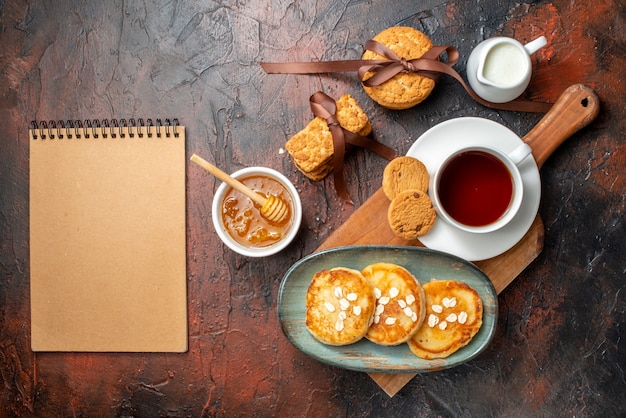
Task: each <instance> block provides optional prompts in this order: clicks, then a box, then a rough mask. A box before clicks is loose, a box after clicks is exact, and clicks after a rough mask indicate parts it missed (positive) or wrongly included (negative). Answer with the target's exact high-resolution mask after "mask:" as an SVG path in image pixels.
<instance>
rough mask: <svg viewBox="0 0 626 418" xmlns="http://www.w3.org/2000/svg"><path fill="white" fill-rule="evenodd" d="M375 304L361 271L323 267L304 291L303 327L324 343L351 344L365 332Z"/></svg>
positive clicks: (369, 287) (370, 320) (370, 289)
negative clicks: (304, 323)
mask: <svg viewBox="0 0 626 418" xmlns="http://www.w3.org/2000/svg"><path fill="white" fill-rule="evenodd" d="M375 307H376V299H375V298H374V292H373V290H372V287H371V286H370V285H369V283H368V282H367V280H365V278H364V277H363V275H362V274H361V272H359V271H358V270H353V269H349V268H345V267H336V268H333V269H330V270H322V271H319V272H317V273H315V274H314V275H313V279H312V280H311V284H310V285H309V288H308V290H307V293H306V327H307V329H308V330H309V332H310V333H311V334H312V335H313V337H315V338H316V339H317V340H318V341H320V342H322V343H324V344H329V345H336V346H340V345H348V344H352V343H355V342H357V341H359V340H360V339H362V338H363V337H364V336H365V334H366V333H367V330H368V329H369V326H370V324H371V322H372V318H373V315H374V308H375Z"/></svg>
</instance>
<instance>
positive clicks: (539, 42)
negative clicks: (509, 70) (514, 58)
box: [524, 36, 548, 55]
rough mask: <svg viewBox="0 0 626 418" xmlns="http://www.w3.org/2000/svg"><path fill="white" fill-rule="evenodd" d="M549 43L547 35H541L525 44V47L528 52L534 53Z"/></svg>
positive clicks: (529, 53)
mask: <svg viewBox="0 0 626 418" xmlns="http://www.w3.org/2000/svg"><path fill="white" fill-rule="evenodd" d="M547 44H548V40H547V39H546V37H545V36H540V37H539V38H537V39H535V40H534V41H530V42H528V43H527V44H526V45H524V49H525V50H526V52H528V55H532V54H534V53H535V52H537V51H539V50H540V49H541V48H543V47H544V46H546V45H547Z"/></svg>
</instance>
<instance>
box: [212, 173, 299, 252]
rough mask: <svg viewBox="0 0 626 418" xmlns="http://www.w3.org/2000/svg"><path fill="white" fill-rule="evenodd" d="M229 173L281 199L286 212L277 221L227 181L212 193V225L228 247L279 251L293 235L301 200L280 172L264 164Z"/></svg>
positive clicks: (251, 186)
mask: <svg viewBox="0 0 626 418" xmlns="http://www.w3.org/2000/svg"><path fill="white" fill-rule="evenodd" d="M231 177H234V178H235V179H237V180H239V181H240V182H241V183H243V184H244V185H246V186H247V187H248V188H250V189H252V190H253V191H255V192H256V193H258V194H260V195H261V196H263V197H265V198H266V199H267V198H269V197H270V196H274V197H275V198H278V199H280V200H281V201H282V202H284V204H285V205H286V206H287V209H288V212H287V215H286V216H284V219H282V220H281V221H280V222H275V221H272V220H270V219H268V218H267V217H266V216H264V215H263V214H262V212H261V206H260V205H259V204H258V203H257V202H254V201H253V200H252V199H250V198H249V197H247V196H246V195H244V194H243V193H242V192H240V191H238V190H235V189H234V188H233V187H231V186H229V185H228V184H226V183H222V184H220V186H219V187H218V188H217V190H216V192H215V195H214V196H213V205H212V218H213V225H214V226H215V230H216V232H217V235H218V236H219V237H220V239H221V240H222V241H223V242H224V244H226V245H227V246H228V247H229V248H230V249H231V250H233V251H235V252H237V253H239V254H241V255H244V256H248V257H267V256H270V255H273V254H276V253H278V252H279V251H282V250H283V249H284V248H285V247H287V246H288V245H289V244H290V243H291V241H293V239H294V238H295V237H296V235H297V234H298V231H299V229H300V224H301V222H302V202H301V201H300V196H299V194H298V191H297V190H296V188H295V187H294V185H293V184H292V183H291V182H290V181H289V179H287V177H285V176H284V175H283V174H282V173H280V172H278V171H276V170H274V169H271V168H267V167H246V168H243V169H241V170H238V171H236V172H234V173H232V174H231Z"/></svg>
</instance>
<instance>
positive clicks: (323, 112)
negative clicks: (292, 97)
mask: <svg viewBox="0 0 626 418" xmlns="http://www.w3.org/2000/svg"><path fill="white" fill-rule="evenodd" d="M309 103H310V105H311V110H312V111H313V114H314V115H315V116H319V117H321V118H322V119H324V120H325V121H326V123H327V124H328V128H329V129H330V133H331V134H332V137H333V150H334V156H333V176H334V179H335V190H337V194H338V195H339V197H341V198H342V199H343V200H345V201H346V202H348V203H353V202H352V199H351V198H350V194H349V193H348V188H347V187H346V182H345V178H344V175H343V160H344V156H345V153H346V151H347V150H348V149H349V148H350V147H351V146H359V147H362V148H366V149H368V150H370V151H373V152H375V153H376V154H378V155H380V156H382V157H384V158H386V159H387V160H392V159H394V158H395V157H396V152H395V151H394V150H393V149H391V148H389V147H387V146H386V145H383V144H381V143H380V142H377V141H374V140H373V139H371V138H368V137H366V136H362V135H358V134H356V133H354V132H351V131H348V130H347V129H344V128H343V127H342V126H341V125H340V124H339V120H338V119H337V115H336V113H337V104H336V102H335V100H333V99H332V98H331V97H330V96H328V95H327V94H325V93H322V92H321V91H318V92H317V93H314V94H313V95H312V96H311V98H310V99H309Z"/></svg>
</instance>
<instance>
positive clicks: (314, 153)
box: [285, 94, 372, 181]
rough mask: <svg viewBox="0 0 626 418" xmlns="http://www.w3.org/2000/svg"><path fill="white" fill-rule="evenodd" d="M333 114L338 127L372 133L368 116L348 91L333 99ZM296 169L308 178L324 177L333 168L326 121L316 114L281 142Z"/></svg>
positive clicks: (356, 131)
mask: <svg viewBox="0 0 626 418" xmlns="http://www.w3.org/2000/svg"><path fill="white" fill-rule="evenodd" d="M336 103H337V112H336V117H337V120H338V121H339V124H340V125H341V127H342V128H344V129H345V130H347V131H350V132H354V133H356V134H358V135H361V136H367V135H369V134H370V133H371V132H372V125H371V124H370V121H369V118H368V117H367V115H366V114H365V112H364V111H363V109H362V108H361V106H359V104H358V103H357V102H356V100H354V98H353V97H352V96H350V95H349V94H344V95H343V96H341V98H339V100H337V101H336ZM285 148H286V149H287V152H288V153H289V155H290V156H291V158H292V161H293V163H294V165H295V166H296V168H297V169H298V170H300V171H301V172H302V174H304V175H305V176H307V177H308V178H310V179H311V180H314V181H318V180H322V179H323V178H324V177H326V176H327V175H328V174H329V173H330V172H331V171H332V169H333V157H334V147H333V136H332V133H331V132H330V128H329V127H328V123H326V121H325V120H324V119H323V118H321V117H319V116H316V117H315V118H314V119H313V120H312V121H311V122H309V124H308V125H307V126H306V127H305V128H304V129H303V130H301V131H300V132H298V133H296V134H295V135H294V136H293V137H292V138H291V139H289V141H287V143H286V144H285Z"/></svg>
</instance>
